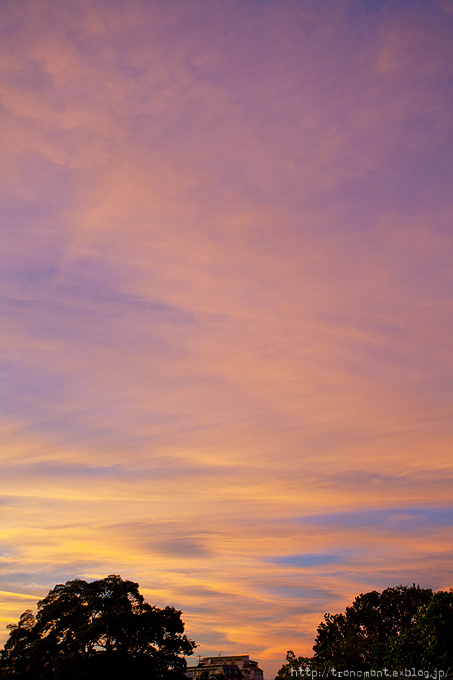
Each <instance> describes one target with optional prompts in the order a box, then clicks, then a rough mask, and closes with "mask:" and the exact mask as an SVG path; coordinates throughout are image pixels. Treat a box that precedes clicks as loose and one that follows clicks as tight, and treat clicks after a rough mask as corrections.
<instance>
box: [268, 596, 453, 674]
mask: <svg viewBox="0 0 453 680" xmlns="http://www.w3.org/2000/svg"><path fill="white" fill-rule="evenodd" d="M452 640H453V591H450V592H445V591H439V592H437V593H434V594H433V592H432V590H431V589H424V588H420V587H419V586H415V584H414V585H412V586H411V587H409V586H397V587H396V588H387V589H386V590H384V591H383V592H382V593H379V592H377V591H375V590H373V591H371V592H369V593H365V594H361V595H359V596H358V597H356V599H355V600H354V602H353V604H352V605H351V606H350V607H346V610H345V613H344V614H343V613H340V614H325V616H324V621H322V622H321V623H320V624H319V626H318V630H317V636H316V639H315V643H314V645H313V651H314V654H313V656H312V657H309V658H308V657H296V655H295V654H294V652H293V651H289V652H288V653H287V655H286V664H284V665H283V666H282V667H281V668H280V670H279V671H278V675H277V678H276V680H282V679H285V680H289V679H290V678H295V677H296V676H299V677H301V676H304V677H307V676H309V675H313V671H317V674H318V675H317V677H321V675H322V677H324V672H325V670H326V669H327V668H328V669H335V671H340V672H342V671H347V672H348V673H349V672H351V671H354V672H357V671H362V672H363V671H368V672H371V671H377V670H380V671H381V672H382V671H383V669H384V668H387V669H390V670H391V671H392V672H393V671H395V672H398V673H399V672H400V671H404V669H412V668H416V669H417V670H420V671H421V670H423V671H424V672H430V673H433V672H434V671H436V669H439V670H441V671H442V672H443V673H448V676H443V677H444V678H446V677H449V678H451V677H453V644H452ZM307 671H308V672H307ZM345 677H346V676H345ZM362 677H363V676H362ZM432 677H437V676H434V675H432ZM439 677H441V676H439Z"/></svg>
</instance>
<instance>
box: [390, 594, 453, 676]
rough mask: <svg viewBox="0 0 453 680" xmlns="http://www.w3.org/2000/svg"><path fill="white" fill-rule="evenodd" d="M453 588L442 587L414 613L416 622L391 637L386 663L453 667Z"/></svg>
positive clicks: (426, 666) (404, 665) (395, 665)
mask: <svg viewBox="0 0 453 680" xmlns="http://www.w3.org/2000/svg"><path fill="white" fill-rule="evenodd" d="M452 640H453V591H449V592H445V591H442V590H440V591H439V592H437V593H435V594H434V595H433V597H432V599H431V600H430V602H428V603H427V604H426V605H424V606H423V607H421V608H420V609H419V611H418V612H417V615H416V617H415V621H414V625H412V626H411V627H410V628H409V629H408V630H406V631H404V632H403V633H402V634H401V635H399V636H398V637H395V638H393V639H392V640H390V642H389V645H388V647H387V654H386V664H387V665H389V666H391V667H392V668H395V669H400V668H407V667H408V666H412V667H418V668H423V669H426V670H429V671H433V670H434V669H436V668H440V669H447V668H450V669H452V670H453V644H452Z"/></svg>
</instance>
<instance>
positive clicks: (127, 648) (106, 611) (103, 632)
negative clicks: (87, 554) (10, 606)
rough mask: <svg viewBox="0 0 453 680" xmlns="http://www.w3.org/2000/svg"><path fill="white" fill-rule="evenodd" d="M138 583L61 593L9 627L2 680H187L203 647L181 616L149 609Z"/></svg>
mask: <svg viewBox="0 0 453 680" xmlns="http://www.w3.org/2000/svg"><path fill="white" fill-rule="evenodd" d="M138 587H139V586H138V583H134V582H132V581H123V580H122V579H121V577H120V576H117V575H114V574H113V575H110V576H107V577H106V578H104V579H101V580H99V581H93V582H91V583H87V582H86V581H83V580H81V579H76V580H74V581H67V583H66V584H64V585H62V584H59V585H56V586H55V588H53V590H51V591H50V592H49V594H48V595H47V597H45V598H44V599H43V600H41V601H40V602H38V613H37V616H36V619H35V617H34V616H33V613H32V612H31V610H27V611H26V612H24V613H23V614H22V616H21V617H20V619H19V622H18V624H12V625H10V626H8V628H9V630H10V635H9V639H8V640H7V642H6V644H5V647H4V649H3V650H2V652H1V653H0V678H2V679H3V678H5V679H6V678H21V680H47V679H48V678H49V679H50V678H52V680H58V679H60V678H65V680H78V679H79V678H80V679H82V678H83V679H86V680H92V679H93V680H94V679H95V678H96V679H98V678H100V677H105V678H109V679H112V680H114V679H117V678H118V679H119V678H125V677H133V678H141V677H147V678H149V677H152V678H156V680H157V679H159V680H160V679H162V680H172V679H174V680H177V679H178V678H183V677H184V675H183V674H184V671H185V668H186V661H185V659H184V658H183V656H182V655H190V654H192V653H193V650H194V648H195V647H196V645H195V643H194V642H193V641H192V640H189V639H188V638H187V636H186V635H184V624H183V622H182V621H181V612H180V611H177V610H176V609H174V608H173V607H165V609H159V608H158V607H153V606H151V605H149V604H148V603H146V602H145V601H144V598H143V596H142V595H141V594H140V592H139V590H138Z"/></svg>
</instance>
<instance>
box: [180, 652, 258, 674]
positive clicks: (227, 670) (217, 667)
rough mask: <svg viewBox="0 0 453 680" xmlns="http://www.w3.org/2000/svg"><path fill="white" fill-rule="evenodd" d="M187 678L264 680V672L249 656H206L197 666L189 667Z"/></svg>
mask: <svg viewBox="0 0 453 680" xmlns="http://www.w3.org/2000/svg"><path fill="white" fill-rule="evenodd" d="M185 675H186V677H187V678H191V680H210V679H212V680H220V677H222V676H223V677H224V678H225V680H263V671H262V670H261V668H259V667H258V661H252V659H251V658H250V657H249V656H248V654H238V655H235V656H205V657H203V658H202V659H200V661H199V662H198V664H197V665H196V666H188V667H187V670H186V673H185Z"/></svg>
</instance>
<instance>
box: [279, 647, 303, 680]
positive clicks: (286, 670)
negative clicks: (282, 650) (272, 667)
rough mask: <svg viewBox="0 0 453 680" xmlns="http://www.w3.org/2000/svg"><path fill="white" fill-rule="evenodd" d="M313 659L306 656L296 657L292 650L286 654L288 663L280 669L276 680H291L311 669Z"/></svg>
mask: <svg viewBox="0 0 453 680" xmlns="http://www.w3.org/2000/svg"><path fill="white" fill-rule="evenodd" d="M311 661H312V660H311V659H310V658H308V657H306V656H296V655H295V654H294V652H293V651H292V650H289V651H288V652H286V663H285V664H283V666H282V667H281V668H280V670H279V671H278V673H277V677H276V678H275V680H281V679H282V678H283V680H291V678H297V676H299V675H301V674H302V673H301V671H302V672H305V671H306V670H309V669H310V668H311Z"/></svg>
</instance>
